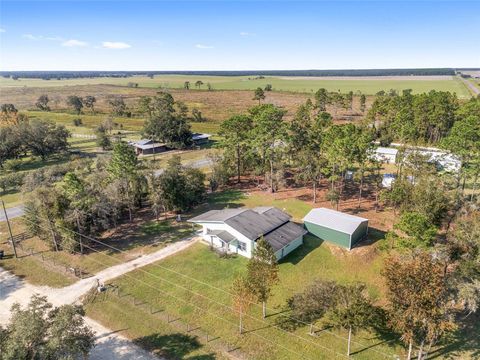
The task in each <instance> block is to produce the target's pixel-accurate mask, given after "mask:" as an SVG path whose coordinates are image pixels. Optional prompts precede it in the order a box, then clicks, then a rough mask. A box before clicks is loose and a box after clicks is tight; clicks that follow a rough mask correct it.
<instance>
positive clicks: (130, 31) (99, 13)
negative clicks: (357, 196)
mask: <svg viewBox="0 0 480 360" xmlns="http://www.w3.org/2000/svg"><path fill="white" fill-rule="evenodd" d="M479 24H480V2H479V1H466V2H460V1H451V2H449V1H437V2H428V1H420V2H415V1H404V2H395V1H382V2H374V1H353V2H348V1H336V2H327V1H309V2H301V1H291V2H289V1H274V2H269V1H243V2H234V1H211V2H205V1H193V2H187V1H175V2H168V1H145V2H143V1H126V0H123V1H113V0H110V1H58V0H57V1H50V2H46V1H21V0H20V1H5V0H1V1H0V69H1V70H243V69H252V70H253V69H258V70H262V69H352V68H353V69H361V68H409V67H480V31H479V27H478V26H479Z"/></svg>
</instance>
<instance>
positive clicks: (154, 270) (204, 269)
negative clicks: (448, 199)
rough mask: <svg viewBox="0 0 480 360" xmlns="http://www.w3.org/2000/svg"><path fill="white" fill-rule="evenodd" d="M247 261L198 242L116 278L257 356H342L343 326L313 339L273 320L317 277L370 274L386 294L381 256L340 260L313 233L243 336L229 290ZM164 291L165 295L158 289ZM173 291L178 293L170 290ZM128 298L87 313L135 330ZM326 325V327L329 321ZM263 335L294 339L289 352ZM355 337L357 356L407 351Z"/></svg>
mask: <svg viewBox="0 0 480 360" xmlns="http://www.w3.org/2000/svg"><path fill="white" fill-rule="evenodd" d="M246 261H247V260H246V259H244V258H241V257H237V258H234V259H221V258H219V257H218V256H217V255H216V254H215V253H213V252H211V251H210V250H209V248H208V247H207V246H205V245H203V244H195V245H194V246H192V247H190V248H189V249H187V250H185V251H183V252H181V253H179V254H177V255H175V256H173V257H170V258H168V259H165V260H163V261H161V262H159V263H158V264H155V265H151V266H148V267H146V268H144V269H143V270H138V271H136V272H134V273H131V274H129V275H130V276H128V277H127V276H124V277H121V278H119V279H117V280H115V281H114V282H113V283H114V285H115V286H119V287H120V289H121V290H122V292H123V291H128V292H129V293H130V294H132V295H133V296H134V297H135V298H137V299H140V300H143V301H145V302H147V303H149V304H154V305H156V306H157V307H159V308H164V309H165V310H166V312H168V313H169V314H171V315H172V316H179V317H181V319H183V320H184V321H189V322H190V323H192V324H194V325H195V326H200V327H201V328H202V329H206V330H207V331H208V332H209V333H210V334H212V336H220V337H221V338H222V339H224V340H226V341H229V342H230V343H234V344H236V345H237V346H240V348H241V351H242V352H244V353H246V354H247V356H248V357H249V358H255V359H272V358H275V359H296V358H299V357H298V356H296V355H295V353H300V354H304V355H305V358H307V359H331V358H334V355H333V354H332V353H331V352H329V351H328V350H326V349H332V348H333V349H335V350H336V351H338V352H341V353H344V352H345V350H346V342H345V340H344V339H342V337H343V336H345V333H344V332H342V331H340V332H338V331H334V330H331V329H330V330H325V331H320V332H318V333H317V337H310V336H308V335H306V333H307V331H308V329H307V327H302V328H300V329H298V330H296V331H295V335H297V336H299V337H301V338H302V339H299V338H296V337H293V336H292V335H291V334H287V333H285V332H283V331H281V330H279V329H277V328H274V327H273V326H272V325H273V324H275V322H276V321H279V320H280V319H281V318H280V316H281V315H280V314H281V313H282V309H283V306H284V304H285V301H286V299H287V298H288V297H289V296H291V295H293V293H295V292H296V291H299V290H301V289H302V288H303V287H304V286H305V285H306V284H308V283H310V281H312V280H313V279H316V278H329V279H336V280H338V281H342V282H345V281H352V280H369V284H370V286H371V287H372V288H373V289H374V292H378V290H376V285H375V282H377V281H379V279H378V278H379V275H378V271H377V268H378V264H379V262H380V260H376V261H375V262H374V263H373V264H362V263H361V262H360V261H358V262H351V261H349V260H345V259H338V258H336V257H335V256H333V255H332V253H331V252H330V250H329V248H327V247H326V246H323V245H322V246H321V243H320V242H319V241H318V239H315V238H313V237H308V238H307V239H306V245H305V246H304V247H303V248H302V249H301V250H299V251H295V252H293V253H292V254H291V256H289V257H287V258H286V259H285V261H283V262H282V263H281V264H280V279H281V280H280V285H279V286H277V287H276V288H275V291H274V293H273V297H272V299H271V301H270V302H269V304H268V306H269V308H270V310H269V312H270V314H271V316H269V317H268V318H267V320H266V321H263V320H261V316H260V311H261V310H260V307H254V308H253V309H252V310H251V312H250V315H251V316H252V318H250V317H249V318H247V319H246V320H245V326H246V329H247V330H248V331H251V332H247V334H245V335H243V336H241V337H239V336H237V331H238V330H237V326H236V322H237V318H236V316H235V314H233V313H232V311H231V309H230V308H229V307H230V306H231V300H230V296H229V294H227V293H225V292H224V291H226V292H228V291H229V287H230V284H231V282H232V280H233V278H234V277H235V276H236V275H238V274H241V273H243V272H244V271H245V265H246ZM157 265H160V266H161V267H159V266H157ZM358 265H360V266H358ZM166 269H171V270H173V271H175V272H178V273H181V274H183V275H187V276H189V277H192V278H195V279H197V280H199V281H202V282H205V283H208V284H210V285H212V286H214V287H218V288H220V289H222V290H223V291H221V290H216V289H213V288H210V287H208V286H205V285H202V284H200V283H197V282H195V281H192V280H190V279H188V278H185V277H183V276H179V275H176V274H175V273H173V272H169V271H168V270H166ZM133 278H135V279H139V280H140V281H141V282H139V281H138V280H133ZM147 284H149V285H151V286H152V287H149V286H148V285H147ZM157 289H158V290H160V291H161V292H162V293H163V295H162V293H159V292H158V291H156V290H157ZM187 289H188V290H187ZM189 290H191V291H189ZM165 293H167V294H170V295H165ZM207 298H210V299H213V300H208V299H207ZM121 301H122V300H121V299H119V298H117V297H116V295H109V296H108V302H109V303H115V304H116V305H117V306H116V307H112V306H108V307H107V308H106V307H105V306H104V303H103V302H94V303H92V304H89V306H88V307H87V313H88V314H89V316H92V317H94V318H96V319H97V320H100V321H101V322H105V323H106V324H111V323H112V322H115V325H116V327H129V328H130V326H129V323H128V322H123V321H121V320H119V319H122V318H123V317H125V316H127V315H125V314H128V313H127V312H126V311H125V310H127V309H125V308H124V306H123V305H122V303H121ZM190 301H192V303H194V304H196V305H195V306H196V307H195V306H192V305H189V304H188V303H189V302H190ZM184 302H187V304H185V303H184ZM204 310H205V311H208V312H211V313H213V314H216V315H218V316H220V317H222V318H224V319H225V320H219V319H218V318H216V317H215V316H214V315H211V314H208V313H204ZM127 311H128V310H127ZM142 318H143V319H145V321H144V322H145V323H150V324H155V323H156V322H157V321H158V320H157V321H155V318H154V316H153V315H150V314H142ZM318 325H319V327H320V328H321V326H322V325H321V324H318ZM130 330H131V328H130ZM150 331H151V333H150V335H151V336H154V335H155V331H152V330H150ZM129 336H130V337H131V338H133V339H136V338H141V337H142V336H144V335H142V333H141V332H138V333H137V332H132V333H130V334H129ZM261 337H266V338H268V339H270V341H273V342H278V343H280V344H283V345H286V347H287V348H288V349H289V350H287V349H284V348H281V347H277V346H273V345H272V344H270V343H269V342H268V341H266V340H264V339H262V338H261ZM355 341H356V343H355V344H354V345H353V349H354V350H353V351H361V352H359V353H358V354H357V355H355V357H354V358H357V359H383V358H385V356H384V355H383V354H380V353H378V352H376V351H385V352H387V353H389V354H393V353H395V352H396V353H400V349H398V348H393V349H392V348H390V347H389V346H388V345H385V344H382V342H383V340H382V339H380V338H379V337H376V336H375V335H373V334H368V333H359V334H357V335H356V336H355ZM370 346H372V348H371V349H366V348H368V347H370ZM362 349H363V350H362ZM372 349H374V350H375V351H374V350H372ZM290 350H291V351H292V352H290ZM339 357H341V356H339Z"/></svg>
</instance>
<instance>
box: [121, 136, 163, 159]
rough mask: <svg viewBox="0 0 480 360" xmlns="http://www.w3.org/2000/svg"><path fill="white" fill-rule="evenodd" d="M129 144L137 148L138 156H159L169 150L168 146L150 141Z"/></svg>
mask: <svg viewBox="0 0 480 360" xmlns="http://www.w3.org/2000/svg"><path fill="white" fill-rule="evenodd" d="M128 143H129V144H130V145H131V146H133V147H134V148H135V152H136V153H137V155H150V154H159V153H162V152H164V151H167V150H168V148H167V145H165V144H163V143H157V142H154V141H153V140H150V139H142V140H139V141H129V142H128Z"/></svg>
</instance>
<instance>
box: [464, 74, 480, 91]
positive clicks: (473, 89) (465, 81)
mask: <svg viewBox="0 0 480 360" xmlns="http://www.w3.org/2000/svg"><path fill="white" fill-rule="evenodd" d="M460 80H462V81H463V83H464V84H465V85H466V86H467V87H468V88H469V89H470V90H471V91H472V92H473V94H474V95H478V94H480V89H479V88H477V87H476V86H475V85H474V84H472V83H471V82H470V81H468V80H467V79H464V78H462V77H461V78H460Z"/></svg>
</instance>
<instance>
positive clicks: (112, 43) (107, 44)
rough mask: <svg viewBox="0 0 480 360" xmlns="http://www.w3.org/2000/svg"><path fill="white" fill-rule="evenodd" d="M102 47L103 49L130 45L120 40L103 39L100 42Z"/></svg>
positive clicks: (126, 47)
mask: <svg viewBox="0 0 480 360" xmlns="http://www.w3.org/2000/svg"><path fill="white" fill-rule="evenodd" d="M102 47H104V48H105V49H128V48H131V47H132V46H131V45H130V44H127V43H124V42H120V41H104V42H102Z"/></svg>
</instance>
